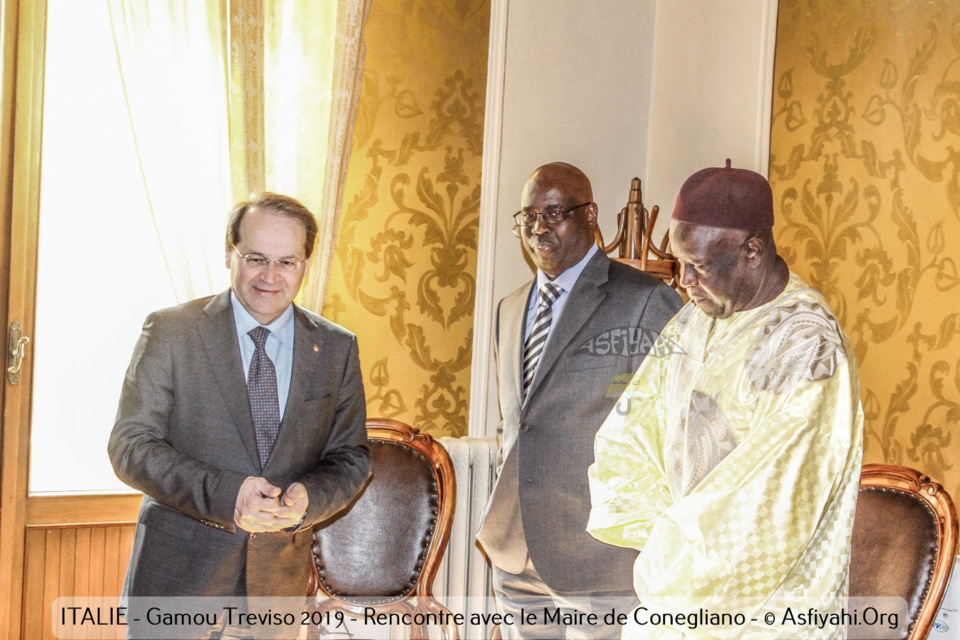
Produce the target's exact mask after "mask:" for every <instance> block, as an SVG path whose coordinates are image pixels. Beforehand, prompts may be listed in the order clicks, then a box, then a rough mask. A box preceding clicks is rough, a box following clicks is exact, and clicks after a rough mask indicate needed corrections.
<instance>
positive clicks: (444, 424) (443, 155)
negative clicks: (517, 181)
mask: <svg viewBox="0 0 960 640" xmlns="http://www.w3.org/2000/svg"><path fill="white" fill-rule="evenodd" d="M489 23H490V2H489V0H373V2H372V6H371V9H370V17H369V19H368V21H367V24H366V27H365V30H364V41H365V43H366V47H367V55H366V64H365V67H364V74H363V88H362V90H361V94H360V106H359V109H358V112H357V124H356V130H355V132H354V138H353V151H352V155H351V159H350V166H349V169H348V172H347V183H346V187H345V193H344V200H343V212H342V215H341V221H340V231H339V236H338V238H337V242H336V250H335V253H336V257H335V260H334V263H333V267H332V271H331V274H330V281H329V284H328V289H327V297H326V303H325V305H324V309H323V314H324V316H325V317H327V318H329V319H331V320H333V321H334V322H337V323H338V324H341V325H343V326H345V327H347V328H348V329H350V330H351V331H354V332H355V333H356V334H357V337H358V340H359V343H360V361H361V366H362V367H363V376H364V386H365V388H366V393H367V414H368V415H369V416H378V417H386V418H393V419H396V420H402V421H403V422H407V423H409V424H412V425H414V426H416V427H418V428H420V429H421V430H422V431H425V432H427V433H431V434H432V435H435V436H440V435H453V436H460V435H466V433H467V408H468V403H469V401H470V398H469V389H470V360H471V350H472V340H473V336H472V328H473V307H474V291H475V283H476V266H477V225H478V216H479V205H480V167H481V153H482V145H483V109H484V97H485V87H486V69H487V40H488V31H489Z"/></svg>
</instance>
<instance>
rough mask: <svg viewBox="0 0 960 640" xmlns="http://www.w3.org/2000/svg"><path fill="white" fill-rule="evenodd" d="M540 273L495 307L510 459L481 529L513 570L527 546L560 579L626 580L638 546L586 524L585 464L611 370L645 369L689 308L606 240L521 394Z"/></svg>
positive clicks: (504, 456)
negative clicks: (604, 536) (664, 332)
mask: <svg viewBox="0 0 960 640" xmlns="http://www.w3.org/2000/svg"><path fill="white" fill-rule="evenodd" d="M535 282H536V281H534V282H533V283H528V284H525V285H524V286H522V287H521V288H520V289H518V290H517V291H515V292H513V293H512V294H510V295H509V296H507V297H506V298H504V299H503V300H502V301H501V302H500V306H499V309H498V312H497V341H496V346H497V372H498V380H499V394H500V413H501V416H502V421H501V423H500V452H501V462H500V473H499V474H498V478H497V484H496V485H495V486H494V490H493V494H492V495H491V497H490V502H489V504H488V505H487V512H486V514H485V517H484V521H483V524H481V528H480V532H479V534H478V536H477V537H478V539H479V541H480V543H481V544H482V545H483V547H484V549H485V550H486V552H487V554H488V556H489V557H490V560H491V561H492V562H493V563H494V564H495V565H497V566H498V567H500V568H501V569H503V570H504V571H507V572H509V573H519V572H520V571H521V570H522V568H523V562H524V560H525V555H526V553H527V552H529V555H530V559H531V560H532V561H533V565H534V567H535V568H536V570H537V573H539V574H540V577H541V578H543V581H544V582H545V583H546V584H547V586H549V587H550V588H551V589H553V590H554V591H559V592H569V593H597V592H602V591H629V590H631V589H632V584H633V578H632V576H633V562H634V560H635V559H636V552H635V551H632V550H628V549H621V548H617V547H613V546H610V545H606V544H603V543H601V542H598V541H597V540H595V539H594V538H592V537H590V535H588V534H587V532H586V526H587V518H588V516H589V513H590V490H589V486H588V483H587V468H588V467H589V466H590V465H591V464H592V463H593V439H594V436H595V435H596V433H597V429H599V428H600V425H601V424H602V423H603V420H604V419H605V418H606V417H607V415H608V414H609V413H610V411H611V410H612V409H613V407H614V404H615V403H616V401H617V398H618V397H619V393H616V391H615V390H611V389H610V385H611V383H612V382H613V379H614V378H615V377H616V376H620V375H624V374H631V373H633V372H634V371H636V369H637V367H638V366H639V365H640V362H641V361H642V360H643V356H644V354H645V353H646V351H647V349H648V348H649V346H650V344H651V343H652V341H653V339H654V338H656V336H657V335H659V332H660V330H661V329H662V328H663V326H664V325H665V324H666V323H667V321H668V320H670V318H672V317H673V315H674V314H675V313H676V312H677V310H678V309H680V306H681V300H680V296H679V295H678V294H677V292H676V291H674V290H673V289H671V288H670V287H668V286H667V285H665V284H663V283H661V282H660V281H658V280H656V279H655V278H652V277H650V276H648V275H645V274H643V273H641V272H639V271H638V270H636V269H634V268H632V267H628V266H626V265H622V264H620V263H617V262H612V261H611V260H610V259H609V258H607V256H606V255H604V254H603V252H598V253H597V254H596V255H594V257H593V258H592V259H591V260H590V261H589V262H588V263H587V266H586V268H584V270H583V272H582V273H581V274H580V278H579V279H578V280H577V283H576V284H575V285H574V287H573V290H572V291H570V293H569V298H568V299H567V301H566V305H565V306H564V308H563V312H562V314H561V315H560V318H559V319H558V320H557V321H556V325H555V326H554V327H553V328H552V329H551V332H550V337H549V339H548V340H547V343H546V345H545V347H544V350H543V354H542V355H541V360H540V365H539V367H538V369H537V373H536V377H535V378H534V379H533V382H532V384H531V386H530V391H529V393H528V395H527V398H526V401H525V402H524V403H523V404H521V380H522V357H523V342H524V338H523V336H524V330H525V326H524V325H525V323H526V314H527V304H528V301H529V299H530V296H531V295H533V294H534V289H535V286H534V285H535ZM524 542H525V546H524Z"/></svg>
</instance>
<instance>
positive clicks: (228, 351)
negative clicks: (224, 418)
mask: <svg viewBox="0 0 960 640" xmlns="http://www.w3.org/2000/svg"><path fill="white" fill-rule="evenodd" d="M203 310H204V311H205V312H206V314H207V317H206V318H205V319H203V320H201V321H200V337H201V339H202V340H203V346H204V348H205V349H206V351H207V358H209V359H210V365H211V368H212V369H213V371H214V375H215V376H216V379H217V384H218V385H219V387H220V393H221V394H223V399H224V401H225V402H226V405H227V410H228V411H229V412H230V418H231V420H232V421H233V424H234V426H235V427H236V428H237V432H238V433H239V434H240V440H241V441H242V442H243V448H244V449H246V450H247V455H248V456H250V460H251V461H252V462H253V464H254V465H255V466H256V468H257V469H259V468H260V456H259V455H257V441H256V436H255V435H254V429H253V417H252V416H251V414H250V396H249V395H248V393H247V383H246V380H247V377H246V375H245V374H244V372H243V360H242V359H241V357H240V345H239V344H238V343H237V325H236V323H235V322H234V319H233V309H232V308H231V306H230V291H229V290H227V291H225V292H223V293H221V294H219V295H216V296H214V297H213V298H211V299H210V302H208V303H207V305H206V306H205V307H204V309H203Z"/></svg>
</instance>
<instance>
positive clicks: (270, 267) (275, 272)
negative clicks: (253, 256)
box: [260, 260, 281, 282]
mask: <svg viewBox="0 0 960 640" xmlns="http://www.w3.org/2000/svg"><path fill="white" fill-rule="evenodd" d="M280 278H281V274H280V267H279V265H277V262H276V260H271V261H270V262H268V263H267V266H266V267H264V268H263V270H262V271H261V272H260V279H261V280H263V281H265V282H276V281H278V280H280Z"/></svg>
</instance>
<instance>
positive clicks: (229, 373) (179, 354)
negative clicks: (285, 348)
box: [108, 291, 370, 596]
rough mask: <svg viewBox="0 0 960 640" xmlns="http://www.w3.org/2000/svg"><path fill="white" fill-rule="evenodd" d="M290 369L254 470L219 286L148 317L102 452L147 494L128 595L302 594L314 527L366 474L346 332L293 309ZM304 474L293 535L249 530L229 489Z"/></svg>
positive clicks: (225, 296)
mask: <svg viewBox="0 0 960 640" xmlns="http://www.w3.org/2000/svg"><path fill="white" fill-rule="evenodd" d="M294 322H295V327H294V346H293V372H292V376H291V380H290V393H289V396H288V399H287V404H286V408H285V410H284V414H283V421H282V422H281V424H280V432H279V435H278V436H277V440H276V442H275V444H274V447H273V451H272V452H271V454H270V458H269V459H268V460H267V463H266V466H265V467H263V468H261V466H260V461H259V457H258V455H257V445H256V441H255V437H254V427H253V418H252V417H251V414H250V404H249V400H248V395H247V386H246V382H245V376H244V372H243V365H242V360H241V357H240V347H239V344H238V341H237V330H236V325H235V323H234V319H233V309H232V307H231V304H230V297H229V291H227V292H224V293H221V294H220V295H217V296H213V297H210V298H203V299H200V300H194V301H192V302H188V303H186V304H183V305H180V306H178V307H174V308H171V309H165V310H163V311H158V312H156V313H153V314H151V315H150V316H149V317H148V318H147V320H146V322H145V323H144V325H143V333H142V334H141V336H140V340H139V341H138V342H137V346H136V349H135V350H134V354H133V358H132V359H131V362H130V367H129V369H128V370H127V375H126V378H125V380H124V384H123V392H122V394H121V396H120V406H119V409H118V412H117V421H116V424H115V425H114V427H113V433H112V434H111V436H110V444H109V447H108V449H109V453H110V459H111V461H112V462H113V467H114V469H115V471H116V473H117V476H119V477H120V479H121V480H123V481H124V482H126V483H127V484H129V485H130V486H132V487H134V488H136V489H139V490H140V491H143V492H144V494H145V496H144V499H143V505H142V507H141V509H140V517H139V520H138V523H137V532H136V538H135V540H134V544H133V553H132V555H131V559H130V566H129V569H128V571H127V579H126V583H125V585H124V595H127V596H221V595H225V596H229V595H244V594H243V593H236V591H237V585H238V582H239V578H240V577H241V575H240V572H241V571H245V579H246V592H247V593H246V595H250V596H260V595H276V596H302V595H304V594H305V593H306V590H307V582H308V575H309V567H310V562H311V555H310V544H311V535H310V534H311V528H312V527H313V525H315V524H317V523H318V522H321V521H323V520H325V519H327V518H329V517H330V516H332V515H333V514H334V513H336V512H337V511H339V510H340V509H342V508H343V507H344V506H345V505H347V504H348V502H349V501H350V500H351V499H352V498H353V497H354V495H356V494H357V492H358V491H359V490H360V488H361V487H362V485H363V483H364V482H365V480H366V478H367V476H368V474H369V470H370V453H369V450H368V449H367V446H366V429H365V419H366V410H365V404H364V395H363V386H362V383H361V379H360V363H359V359H358V351H357V341H356V338H355V337H354V336H353V335H352V334H351V333H349V332H348V331H346V330H344V329H342V328H341V327H338V326H337V325H335V324H333V323H331V322H329V321H327V320H324V319H323V318H321V317H320V316H318V315H316V314H313V313H310V312H309V311H306V310H304V309H300V308H299V307H296V308H295V310H294ZM248 476H263V477H265V478H267V479H268V480H269V481H270V482H271V483H273V484H274V485H276V486H279V487H281V488H284V489H285V488H286V487H287V486H289V485H290V484H291V483H293V482H297V481H299V482H302V483H303V484H304V485H305V486H306V488H307V492H308V494H309V506H308V508H307V513H306V519H305V520H304V522H303V524H302V525H301V526H300V527H299V528H297V529H296V530H295V531H289V532H278V533H261V534H248V533H247V532H246V531H243V530H241V529H238V528H237V527H236V526H235V524H234V521H233V515H234V507H235V504H236V498H237V494H238V492H239V490H240V485H241V483H242V482H243V481H244V479H245V478H247V477H248Z"/></svg>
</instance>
